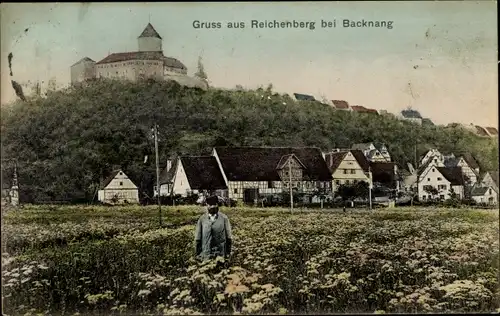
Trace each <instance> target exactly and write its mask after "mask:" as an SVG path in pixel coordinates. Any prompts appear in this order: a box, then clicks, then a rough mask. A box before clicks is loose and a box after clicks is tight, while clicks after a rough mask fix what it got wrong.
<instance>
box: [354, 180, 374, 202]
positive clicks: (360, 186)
mask: <svg viewBox="0 0 500 316" xmlns="http://www.w3.org/2000/svg"><path fill="white" fill-rule="evenodd" d="M369 190H370V186H369V184H368V182H366V181H359V182H358V183H356V184H355V185H354V193H355V196H356V197H359V198H362V199H366V198H368V197H369V195H370V192H369Z"/></svg>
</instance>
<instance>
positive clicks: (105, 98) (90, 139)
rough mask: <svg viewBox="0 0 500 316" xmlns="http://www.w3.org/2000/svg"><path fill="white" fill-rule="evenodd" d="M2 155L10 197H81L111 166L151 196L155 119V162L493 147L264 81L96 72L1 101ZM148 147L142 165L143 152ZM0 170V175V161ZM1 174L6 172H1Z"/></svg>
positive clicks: (488, 161)
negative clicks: (117, 76) (283, 90)
mask: <svg viewBox="0 0 500 316" xmlns="http://www.w3.org/2000/svg"><path fill="white" fill-rule="evenodd" d="M1 114H2V117H1V137H2V159H6V158H17V159H18V172H19V184H20V198H21V201H24V202H34V201H45V200H58V201H60V200H71V201H91V200H92V199H94V198H95V193H96V189H97V188H98V186H99V182H100V181H101V180H102V179H103V178H105V177H106V176H107V175H108V174H109V172H111V170H113V169H114V168H116V167H117V166H120V167H123V168H124V170H125V171H126V172H127V173H128V174H129V176H130V177H131V178H133V179H134V180H135V182H136V184H137V185H138V186H140V188H141V194H143V193H144V192H145V193H147V194H149V195H151V194H152V188H153V183H154V181H155V164H154V142H153V139H152V137H151V127H152V126H153V124H154V122H157V124H158V125H159V132H160V136H159V149H160V162H161V167H162V168H163V167H164V166H165V165H166V159H167V158H168V157H170V156H171V155H172V154H174V153H178V154H181V155H200V154H210V150H211V148H212V147H213V146H225V145H228V146H231V145H234V146H258V145H262V146H317V147H320V148H321V149H322V150H324V151H327V150H331V149H333V148H347V147H350V146H351V145H352V144H353V143H361V142H374V144H375V145H380V144H382V143H384V144H386V145H387V147H388V149H389V151H390V153H391V155H392V157H393V159H394V160H395V161H396V162H397V163H398V164H399V165H400V166H401V167H404V168H406V163H407V162H411V163H413V162H414V160H415V144H417V153H418V156H421V155H422V154H424V153H425V151H426V150H427V149H429V148H438V149H439V150H441V151H442V152H443V153H448V152H453V153H455V154H460V153H462V152H470V153H472V154H473V155H474V156H475V157H476V159H477V160H478V161H479V163H480V164H481V167H482V168H483V169H485V170H492V169H497V168H498V167H497V161H498V145H497V141H496V140H494V139H484V138H480V137H478V136H476V135H474V134H472V133H471V132H469V131H466V130H462V129H460V128H444V127H440V126H424V127H421V126H417V125H415V124H411V123H409V122H405V121H400V120H397V119H396V118H392V117H385V116H377V115H373V114H359V113H352V112H344V111H336V110H334V109H333V108H332V107H330V106H328V105H324V104H321V103H320V102H306V101H303V102H297V101H295V100H293V99H292V98H291V97H290V96H288V95H280V94H277V93H274V92H273V91H272V86H269V87H268V88H267V89H257V90H252V91H236V90H221V89H209V90H208V91H203V90H199V89H192V88H185V87H182V86H180V85H178V84H177V83H175V82H156V81H144V82H140V83H131V82H119V81H111V80H96V81H93V82H90V83H87V84H85V85H83V86H79V87H73V88H69V89H67V90H64V91H57V92H51V93H49V95H48V96H47V97H46V98H38V99H32V100H28V101H27V102H22V101H17V102H15V103H13V104H11V105H8V106H3V107H2V113H1ZM145 155H149V159H148V161H147V163H144V156H145ZM2 170H3V172H2V178H4V179H5V177H7V178H8V177H10V174H9V170H12V169H11V167H9V166H8V164H5V163H2ZM6 181H8V180H6Z"/></svg>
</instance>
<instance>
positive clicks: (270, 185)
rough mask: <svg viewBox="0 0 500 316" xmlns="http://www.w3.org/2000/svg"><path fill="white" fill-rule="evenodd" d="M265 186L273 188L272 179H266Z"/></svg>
mask: <svg viewBox="0 0 500 316" xmlns="http://www.w3.org/2000/svg"><path fill="white" fill-rule="evenodd" d="M267 188H268V189H272V188H274V185H273V182H272V181H267Z"/></svg>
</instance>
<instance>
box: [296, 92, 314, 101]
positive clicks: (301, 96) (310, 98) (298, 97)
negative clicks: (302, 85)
mask: <svg viewBox="0 0 500 316" xmlns="http://www.w3.org/2000/svg"><path fill="white" fill-rule="evenodd" d="M293 95H294V97H295V100H297V101H316V98H315V97H313V96H312V95H308V94H302V93H294V94H293Z"/></svg>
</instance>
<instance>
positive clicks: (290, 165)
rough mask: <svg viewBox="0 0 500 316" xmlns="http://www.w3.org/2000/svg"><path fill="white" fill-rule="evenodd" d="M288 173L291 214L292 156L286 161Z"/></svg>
mask: <svg viewBox="0 0 500 316" xmlns="http://www.w3.org/2000/svg"><path fill="white" fill-rule="evenodd" d="M288 173H289V174H290V212H291V213H293V189H292V156H290V159H289V160H288Z"/></svg>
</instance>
